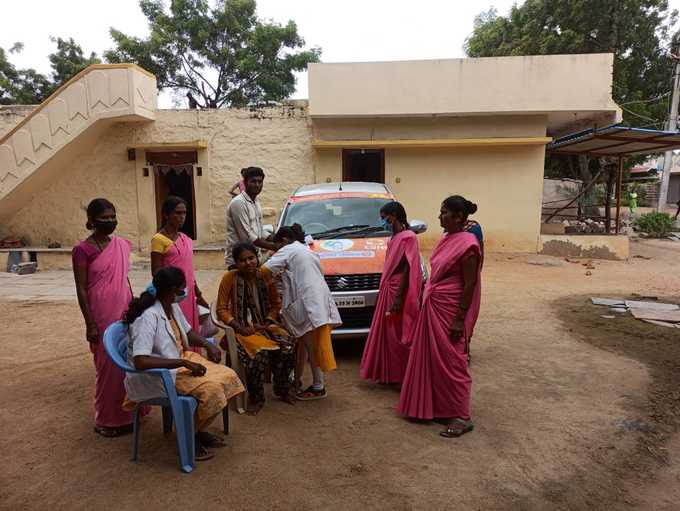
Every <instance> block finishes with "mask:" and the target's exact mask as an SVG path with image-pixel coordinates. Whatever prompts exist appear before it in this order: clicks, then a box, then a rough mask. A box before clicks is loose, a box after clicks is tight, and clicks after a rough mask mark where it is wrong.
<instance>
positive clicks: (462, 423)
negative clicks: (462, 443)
mask: <svg viewBox="0 0 680 511" xmlns="http://www.w3.org/2000/svg"><path fill="white" fill-rule="evenodd" d="M473 429H475V426H474V424H472V421H469V420H468V421H466V420H463V419H453V422H451V424H449V425H448V426H447V427H446V429H445V430H444V431H440V432H439V435H440V436H443V437H444V438H458V437H459V436H462V435H464V434H465V433H469V432H470V431H472V430H473Z"/></svg>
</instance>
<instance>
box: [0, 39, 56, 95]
mask: <svg viewBox="0 0 680 511" xmlns="http://www.w3.org/2000/svg"><path fill="white" fill-rule="evenodd" d="M22 49H23V45H22V44H21V43H16V44H15V45H14V46H13V47H12V48H10V49H9V51H7V52H6V51H5V50H4V49H2V48H0V105H35V104H37V103H40V102H42V100H43V98H45V97H46V95H48V92H49V90H50V82H49V80H48V79H47V78H46V77H45V76H44V75H42V74H40V73H38V72H37V71H36V70H35V69H17V68H16V67H15V66H14V65H13V64H12V63H11V62H10V61H9V59H8V56H7V54H8V53H10V54H12V53H18V52H20V51H21V50H22Z"/></svg>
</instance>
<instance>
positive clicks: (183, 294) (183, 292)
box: [175, 287, 189, 303]
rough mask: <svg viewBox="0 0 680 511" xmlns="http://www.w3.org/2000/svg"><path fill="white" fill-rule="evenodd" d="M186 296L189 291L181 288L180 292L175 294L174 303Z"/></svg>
mask: <svg viewBox="0 0 680 511" xmlns="http://www.w3.org/2000/svg"><path fill="white" fill-rule="evenodd" d="M187 296H189V291H187V288H186V287H185V288H184V289H183V290H182V294H179V295H175V303H179V302H181V301H184V300H185V299H186V297H187Z"/></svg>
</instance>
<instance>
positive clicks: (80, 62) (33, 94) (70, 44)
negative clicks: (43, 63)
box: [0, 38, 100, 105]
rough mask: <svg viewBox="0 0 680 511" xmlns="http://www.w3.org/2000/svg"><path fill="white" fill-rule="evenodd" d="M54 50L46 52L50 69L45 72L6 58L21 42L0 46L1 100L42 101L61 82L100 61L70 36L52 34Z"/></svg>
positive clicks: (17, 102) (7, 102)
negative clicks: (21, 66)
mask: <svg viewBox="0 0 680 511" xmlns="http://www.w3.org/2000/svg"><path fill="white" fill-rule="evenodd" d="M51 40H52V42H54V43H56V45H57V50H56V51H55V52H54V53H51V54H50V55H48V58H49V60H50V64H51V68H52V73H51V74H50V76H45V75H44V74H42V73H39V72H38V71H36V70H35V69H31V68H28V69H17V68H16V66H14V65H13V64H12V63H11V62H10V61H9V58H8V54H16V53H19V52H21V51H22V50H23V48H24V45H23V43H16V44H14V46H12V48H10V49H9V50H8V51H5V50H4V49H2V48H0V104H2V105H37V104H39V103H42V102H43V101H44V100H45V99H47V97H48V96H49V95H50V94H52V93H53V92H54V91H55V90H56V89H57V88H58V87H59V86H60V85H62V84H63V83H64V82H66V81H68V80H69V79H70V78H71V77H73V76H74V75H76V74H77V73H79V72H80V71H82V70H83V69H85V68H86V67H87V66H89V65H90V64H96V63H99V62H100V60H99V59H98V58H97V55H96V54H95V53H91V54H90V56H89V57H85V56H84V52H83V49H82V48H81V47H80V45H79V44H78V43H76V42H75V41H74V40H73V39H72V38H69V39H68V40H65V39H61V38H52V39H51Z"/></svg>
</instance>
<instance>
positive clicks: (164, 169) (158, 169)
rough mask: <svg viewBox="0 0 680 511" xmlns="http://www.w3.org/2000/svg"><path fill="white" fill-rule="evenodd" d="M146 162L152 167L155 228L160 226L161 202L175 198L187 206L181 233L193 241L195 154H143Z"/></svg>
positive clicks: (161, 217)
mask: <svg viewBox="0 0 680 511" xmlns="http://www.w3.org/2000/svg"><path fill="white" fill-rule="evenodd" d="M146 161H147V164H148V165H150V166H152V167H153V175H154V188H155V193H156V221H157V228H158V229H160V228H161V225H162V223H163V215H162V211H161V208H162V206H163V201H165V199H166V198H167V197H168V196H170V195H176V196H177V197H181V198H182V199H184V201H185V202H186V203H187V219H186V222H184V226H182V229H181V231H182V232H183V233H184V234H186V235H187V236H189V237H190V238H191V239H192V240H195V239H196V193H195V190H194V164H195V163H197V162H198V155H197V153H196V151H179V152H147V153H146Z"/></svg>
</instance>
